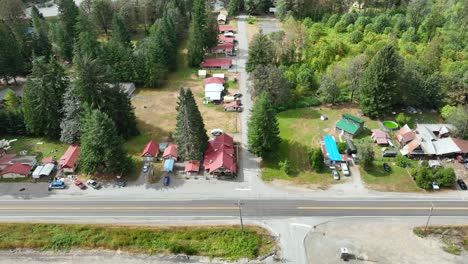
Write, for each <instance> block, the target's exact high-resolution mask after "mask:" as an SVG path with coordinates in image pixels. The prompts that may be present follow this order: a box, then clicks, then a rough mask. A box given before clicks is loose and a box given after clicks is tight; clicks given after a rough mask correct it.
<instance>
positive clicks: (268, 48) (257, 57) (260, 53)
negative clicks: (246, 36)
mask: <svg viewBox="0 0 468 264" xmlns="http://www.w3.org/2000/svg"><path fill="white" fill-rule="evenodd" d="M274 53H275V52H274V48H273V43H272V42H271V40H270V39H269V38H268V36H266V35H264V34H263V33H262V32H260V33H257V34H255V36H254V37H253V39H252V41H251V42H250V44H249V58H248V60H247V63H246V65H245V69H246V71H247V72H253V71H254V70H255V68H256V67H257V66H258V65H263V66H267V65H270V64H272V63H273V58H274V56H273V54H274Z"/></svg>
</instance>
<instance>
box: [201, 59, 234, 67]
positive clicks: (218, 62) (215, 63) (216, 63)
mask: <svg viewBox="0 0 468 264" xmlns="http://www.w3.org/2000/svg"><path fill="white" fill-rule="evenodd" d="M201 66H202V67H203V68H213V69H229V68H231V66H232V59H230V58H217V59H205V60H204V61H203V62H202V63H201Z"/></svg>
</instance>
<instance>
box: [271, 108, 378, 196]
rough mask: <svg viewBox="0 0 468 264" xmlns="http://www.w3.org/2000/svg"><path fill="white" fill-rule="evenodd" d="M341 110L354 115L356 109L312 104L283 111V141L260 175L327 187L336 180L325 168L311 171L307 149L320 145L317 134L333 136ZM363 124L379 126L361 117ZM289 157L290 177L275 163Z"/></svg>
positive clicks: (281, 127) (281, 123)
mask: <svg viewBox="0 0 468 264" xmlns="http://www.w3.org/2000/svg"><path fill="white" fill-rule="evenodd" d="M343 113H351V114H353V115H356V114H357V108H355V107H353V106H347V107H343V106H342V107H334V108H330V107H311V108H301V109H294V110H288V111H284V112H281V113H279V114H278V116H277V118H278V123H279V128H280V137H281V139H282V142H281V144H280V146H279V148H278V149H277V151H276V152H275V154H274V155H272V157H270V158H267V159H265V160H264V161H263V162H262V168H263V172H262V177H263V179H264V180H266V181H272V180H274V179H280V180H288V181H290V182H291V183H293V184H301V185H304V184H306V185H307V184H312V185H315V186H316V187H318V188H326V187H327V186H329V185H330V184H332V183H334V182H336V181H334V180H333V178H332V176H331V172H330V171H329V170H327V169H325V170H324V171H323V172H321V173H316V172H313V171H311V170H310V165H309V161H308V151H309V149H310V148H311V147H319V144H320V137H321V136H323V135H334V136H335V138H336V139H337V140H338V137H337V134H336V133H335V129H334V128H335V127H334V126H335V123H336V121H338V119H340V118H341V115H342V114H343ZM321 114H325V115H327V116H328V120H325V121H322V120H320V115H321ZM362 119H363V120H365V121H366V126H368V127H370V128H376V127H378V125H377V122H376V121H371V120H370V119H368V118H366V117H363V118H362ZM284 159H289V161H290V162H291V167H292V169H293V173H292V174H291V175H290V176H289V175H286V174H285V173H284V172H283V171H281V170H280V168H279V166H278V162H279V161H282V160H284Z"/></svg>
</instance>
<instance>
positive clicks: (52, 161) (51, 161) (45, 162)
mask: <svg viewBox="0 0 468 264" xmlns="http://www.w3.org/2000/svg"><path fill="white" fill-rule="evenodd" d="M42 163H43V164H47V163H55V160H54V158H52V157H47V158H43V159H42Z"/></svg>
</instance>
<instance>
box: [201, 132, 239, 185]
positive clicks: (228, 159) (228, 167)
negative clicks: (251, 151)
mask: <svg viewBox="0 0 468 264" xmlns="http://www.w3.org/2000/svg"><path fill="white" fill-rule="evenodd" d="M236 162H237V161H236V157H235V151H234V140H233V138H232V137H231V136H229V135H227V134H225V133H223V134H221V135H219V136H216V137H215V138H214V140H211V141H209V142H208V148H207V149H206V151H205V156H204V162H203V166H204V167H205V170H206V171H207V172H209V173H210V174H212V175H214V176H217V177H236V176H237V164H236Z"/></svg>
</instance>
